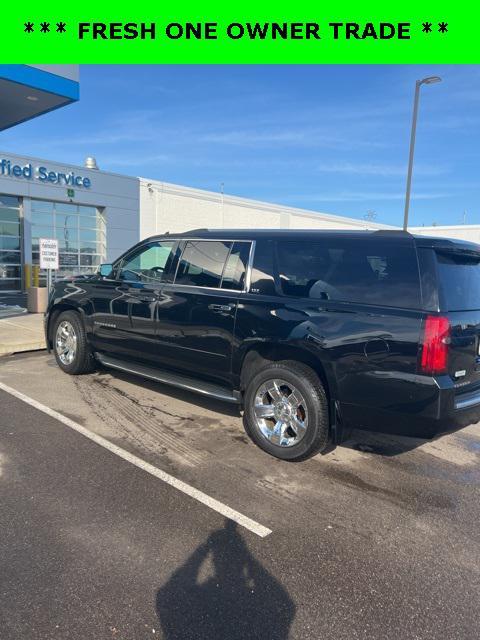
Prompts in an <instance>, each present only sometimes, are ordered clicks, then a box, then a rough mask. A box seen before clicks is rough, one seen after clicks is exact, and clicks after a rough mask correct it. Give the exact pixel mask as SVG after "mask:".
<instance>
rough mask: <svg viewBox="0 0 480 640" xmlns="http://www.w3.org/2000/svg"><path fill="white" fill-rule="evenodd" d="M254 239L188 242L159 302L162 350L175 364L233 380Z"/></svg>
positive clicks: (168, 363) (163, 354) (193, 370)
mask: <svg viewBox="0 0 480 640" xmlns="http://www.w3.org/2000/svg"><path fill="white" fill-rule="evenodd" d="M251 247H252V243H251V242H246V241H238V242H234V241H229V240H193V239H192V240H188V241H186V242H184V243H183V244H182V247H181V249H182V254H181V257H180V259H179V261H178V266H177V271H176V276H175V280H174V283H173V284H167V285H165V286H164V287H163V288H162V291H161V295H160V300H159V302H158V325H157V336H158V342H159V353H161V357H162V359H163V362H164V363H165V364H167V365H168V366H170V367H173V368H176V369H183V370H185V371H190V372H193V373H195V374H197V373H198V374H200V375H204V376H207V377H211V378H217V379H220V380H222V381H224V382H230V381H231V356H232V343H233V336H234V325H235V315H236V309H237V303H238V300H239V297H240V296H241V294H242V292H243V291H244V290H245V288H246V277H247V265H248V261H249V256H250V251H251Z"/></svg>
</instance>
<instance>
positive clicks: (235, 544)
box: [156, 519, 296, 640]
mask: <svg viewBox="0 0 480 640" xmlns="http://www.w3.org/2000/svg"><path fill="white" fill-rule="evenodd" d="M156 610H157V615H158V618H159V621H160V625H161V628H162V631H163V637H164V638H165V639H166V640H180V639H181V640H188V639H189V638H191V639H195V640H207V639H208V640H220V639H224V638H225V639H227V638H228V640H249V639H250V640H253V639H258V640H267V639H268V640H286V639H287V638H288V637H289V632H290V626H291V624H292V622H293V619H294V617H295V611H296V606H295V603H294V602H293V600H292V598H291V597H290V596H289V594H288V592H287V591H286V590H285V589H284V587H282V585H281V584H280V583H279V582H278V580H276V578H274V576H272V575H271V574H270V573H269V572H268V571H267V570H266V569H265V568H264V567H263V566H262V565H261V564H260V563H259V562H258V561H257V560H256V559H255V558H254V557H253V556H252V554H251V553H250V551H249V549H248V547H247V545H246V543H245V541H244V540H243V538H242V536H241V535H240V533H239V531H238V525H237V524H236V523H235V522H232V521H231V520H227V519H226V520H225V526H224V528H221V529H217V530H216V531H214V532H213V533H212V534H211V535H210V536H209V537H208V539H207V540H206V541H205V542H204V543H203V544H202V545H200V546H199V547H198V548H197V549H196V550H195V551H194V552H193V554H192V555H191V556H190V557H189V558H188V560H187V561H186V562H185V564H183V565H182V566H181V567H180V568H179V569H177V570H176V571H175V573H174V574H173V575H172V576H171V578H170V579H169V580H168V582H167V583H166V584H165V585H164V586H163V587H161V588H160V589H159V590H158V593H157V598H156Z"/></svg>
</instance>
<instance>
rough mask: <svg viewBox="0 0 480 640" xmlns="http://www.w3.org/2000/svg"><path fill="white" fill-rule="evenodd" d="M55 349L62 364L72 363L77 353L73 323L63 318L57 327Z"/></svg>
mask: <svg viewBox="0 0 480 640" xmlns="http://www.w3.org/2000/svg"><path fill="white" fill-rule="evenodd" d="M55 351H56V352H57V355H58V357H59V359H60V361H61V362H62V363H63V364H67V365H68V364H72V362H73V361H74V360H75V356H76V355H77V334H76V333H75V329H74V328H73V325H72V324H71V323H70V322H68V320H64V321H63V322H61V323H60V324H59V325H58V327H57V334H56V336H55Z"/></svg>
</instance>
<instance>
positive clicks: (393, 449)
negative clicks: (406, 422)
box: [337, 429, 432, 456]
mask: <svg viewBox="0 0 480 640" xmlns="http://www.w3.org/2000/svg"><path fill="white" fill-rule="evenodd" d="M427 442H432V440H430V439H426V438H413V437H410V436H401V435H396V434H389V433H380V432H378V431H367V430H364V429H352V431H351V432H350V434H349V435H348V438H346V439H345V440H344V441H343V442H341V443H340V444H338V445H337V446H339V447H341V448H346V449H354V450H355V451H364V452H367V453H372V454H377V455H381V456H397V455H400V454H402V453H407V452H408V451H413V450H414V449H418V448H419V447H422V446H423V445H425V444H426V443H427Z"/></svg>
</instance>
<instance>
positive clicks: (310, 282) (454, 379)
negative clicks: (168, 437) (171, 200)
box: [45, 230, 480, 460]
mask: <svg viewBox="0 0 480 640" xmlns="http://www.w3.org/2000/svg"><path fill="white" fill-rule="evenodd" d="M479 264H480V246H479V245H476V244H471V243H466V242H460V241H453V240H443V239H439V238H427V237H416V236H412V235H410V234H409V233H404V232H397V231H376V232H370V231H365V232H341V231H331V232H329V231H316V230H315V231H312V230H306V231H292V230H256V231H251V230H236V231H231V230H197V231H191V232H189V233H183V234H172V235H169V234H167V235H163V236H156V237H153V238H149V239H148V240H144V241H142V242H140V243H139V244H137V245H136V246H134V247H133V248H132V249H130V250H129V251H127V252H126V253H125V254H124V255H122V256H121V257H120V258H119V259H118V260H117V261H116V262H115V263H114V264H111V265H101V267H100V269H99V272H98V273H97V274H95V275H92V276H87V277H85V276H83V277H78V278H75V277H73V278H70V279H68V280H63V281H60V282H57V283H56V284H55V286H54V289H53V291H52V293H51V295H50V300H49V305H48V310H47V314H46V323H45V329H46V338H47V344H48V348H49V349H53V351H54V353H55V357H56V360H57V362H58V365H59V366H60V367H61V368H62V369H63V370H64V371H66V372H67V373H70V374H80V373H87V372H89V371H92V370H93V369H94V368H95V366H96V365H97V363H101V364H102V365H105V366H107V367H112V368H114V369H120V370H122V371H127V372H131V373H135V374H138V375H140V376H144V377H146V378H151V379H153V380H158V381H160V382H163V383H166V384H170V385H174V386H177V387H182V388H184V389H189V390H191V391H195V392H198V393H201V394H204V395H207V396H212V397H215V398H220V399H222V400H225V401H229V402H236V403H239V404H240V405H241V406H242V407H243V411H244V423H245V428H246V431H247V433H248V434H249V436H250V437H251V438H252V440H254V442H256V444H257V445H259V446H260V447H261V448H262V449H264V450H265V451H267V452H268V453H270V454H272V455H274V456H277V457H278V458H283V459H285V460H300V459H303V458H306V457H308V456H310V455H312V454H314V453H316V452H318V451H322V450H324V449H326V448H327V446H329V444H330V443H331V442H333V443H335V442H338V441H340V440H341V437H342V433H343V432H344V429H345V428H346V427H349V426H356V427H360V428H362V427H363V428H368V429H374V430H379V431H386V432H393V433H403V434H405V435H412V436H421V437H432V436H434V435H435V434H437V433H440V432H442V431H447V430H450V429H453V428H454V427H456V426H458V425H459V424H460V425H461V424H466V423H468V422H473V421H476V420H477V419H478V417H479V416H480V355H479V354H480V351H479V345H480V341H479V336H480V266H479Z"/></svg>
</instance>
